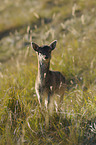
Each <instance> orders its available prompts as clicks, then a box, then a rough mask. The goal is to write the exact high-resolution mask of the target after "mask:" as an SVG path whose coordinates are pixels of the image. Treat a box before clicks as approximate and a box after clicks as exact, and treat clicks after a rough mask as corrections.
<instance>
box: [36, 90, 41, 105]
mask: <svg viewBox="0 0 96 145" xmlns="http://www.w3.org/2000/svg"><path fill="white" fill-rule="evenodd" d="M36 94H37V97H38V101H39V104H40V107H41V104H42V98H41V96H40V94H39V91H38V90H37V89H36Z"/></svg>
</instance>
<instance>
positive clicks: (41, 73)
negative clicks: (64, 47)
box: [38, 60, 50, 85]
mask: <svg viewBox="0 0 96 145" xmlns="http://www.w3.org/2000/svg"><path fill="white" fill-rule="evenodd" d="M49 65H50V61H49V62H44V61H39V60H38V81H39V83H40V84H41V85H45V83H46V82H47V80H48V78H49Z"/></svg>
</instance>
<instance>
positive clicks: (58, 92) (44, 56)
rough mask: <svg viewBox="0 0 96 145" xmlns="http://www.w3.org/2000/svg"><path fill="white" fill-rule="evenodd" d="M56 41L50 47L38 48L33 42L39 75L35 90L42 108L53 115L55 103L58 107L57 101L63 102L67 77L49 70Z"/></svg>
mask: <svg viewBox="0 0 96 145" xmlns="http://www.w3.org/2000/svg"><path fill="white" fill-rule="evenodd" d="M56 42H57V41H56V40H55V41H53V42H52V43H51V44H50V45H49V46H48V45H44V46H38V45H37V44H36V43H34V42H32V47H33V49H34V50H35V51H36V52H37V54H38V75H37V79H36V82H35V90H36V94H37V97H38V101H39V104H40V106H42V104H44V105H45V107H46V108H49V112H50V114H51V115H52V111H53V106H54V103H55V105H56V106H57V103H58V102H56V97H57V100H59V103H60V101H62V99H63V96H64V91H65V86H66V85H65V77H64V76H63V75H62V74H61V73H60V72H58V71H51V70H49V66H50V59H51V51H52V50H54V49H55V47H56Z"/></svg>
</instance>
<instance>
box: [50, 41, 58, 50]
mask: <svg viewBox="0 0 96 145" xmlns="http://www.w3.org/2000/svg"><path fill="white" fill-rule="evenodd" d="M56 43H57V40H54V41H53V42H51V44H50V47H51V50H54V49H55V47H56Z"/></svg>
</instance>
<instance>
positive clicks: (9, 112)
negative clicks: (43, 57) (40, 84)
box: [0, 0, 96, 145]
mask: <svg viewBox="0 0 96 145" xmlns="http://www.w3.org/2000/svg"><path fill="white" fill-rule="evenodd" d="M53 40H57V47H56V49H55V50H54V51H53V52H52V59H51V66H50V69H51V70H59V71H60V72H62V74H63V75H64V76H65V77H66V81H67V90H66V93H65V95H64V99H63V103H62V106H61V110H60V111H59V112H56V110H54V115H53V117H52V118H51V120H50V127H49V129H47V128H46V126H45V117H44V116H45V113H46V111H45V110H43V111H41V109H40V106H39V103H38V100H37V97H36V93H35V88H34V85H35V79H36V75H37V70H38V69H37V56H36V54H35V52H34V51H33V50H32V48H31V45H30V42H31V41H33V42H36V43H38V45H42V44H50V42H51V41H53ZM15 144H16V145H39V144H40V145H95V144H96V1H95V0H93V1H92V0H91V1H90V0H87V1H86V0H78V1H76V0H74V1H73V0H59V1H58V0H54V1H51V0H16V2H15V1H14V2H13V1H11V0H5V1H2V2H1V0H0V145H15Z"/></svg>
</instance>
